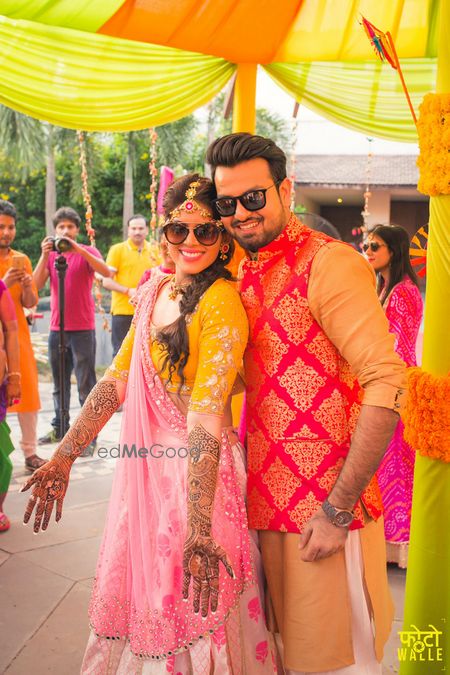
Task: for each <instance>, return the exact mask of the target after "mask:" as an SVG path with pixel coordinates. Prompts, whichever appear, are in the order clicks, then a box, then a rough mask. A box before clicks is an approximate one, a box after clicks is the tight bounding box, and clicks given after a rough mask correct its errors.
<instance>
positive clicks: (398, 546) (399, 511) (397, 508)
mask: <svg viewBox="0 0 450 675" xmlns="http://www.w3.org/2000/svg"><path fill="white" fill-rule="evenodd" d="M383 306H384V309H385V312H386V317H387V319H388V321H389V330H390V332H391V333H394V335H395V351H396V352H397V354H398V355H399V356H400V358H401V359H403V361H404V362H405V363H406V365H407V366H416V365H417V362H416V340H417V335H418V332H419V327H420V322H421V320H422V313H423V302H422V297H421V295H420V291H419V289H418V288H417V286H415V285H414V284H413V282H412V281H411V280H410V279H409V278H405V279H404V280H403V281H402V282H401V283H399V284H397V285H396V286H394V288H393V289H392V291H391V293H390V294H389V297H388V298H386V300H385V302H384V305H383ZM403 430H404V426H403V422H402V421H401V420H399V422H398V424H397V427H396V429H395V432H394V435H393V437H392V440H391V442H390V443H389V445H388V448H387V450H386V453H385V455H384V457H383V460H382V462H381V464H380V467H379V469H378V472H377V476H378V483H379V485H380V490H381V496H382V499H383V505H384V532H385V538H386V551H387V560H388V562H395V563H397V564H398V566H399V567H406V566H407V560H408V544H409V529H410V522H411V504H412V490H413V476H414V459H415V452H414V450H413V448H411V447H410V446H409V445H408V443H406V441H405V440H404V438H403Z"/></svg>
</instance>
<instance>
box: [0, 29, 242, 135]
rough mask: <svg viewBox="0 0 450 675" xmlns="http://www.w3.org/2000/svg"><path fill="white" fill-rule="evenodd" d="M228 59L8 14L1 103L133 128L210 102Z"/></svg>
mask: <svg viewBox="0 0 450 675" xmlns="http://www.w3.org/2000/svg"><path fill="white" fill-rule="evenodd" d="M235 68H236V67H235V66H234V65H233V64H231V63H229V62H228V61H225V60H224V59H220V58H216V57H213V56H205V55H203V54H195V53H193V52H183V51H181V50H179V49H173V48H169V47H160V46H154V45H149V44H143V43H140V42H134V41H129V40H122V39H120V38H110V37H107V36H104V35H97V34H94V33H85V32H81V31H75V30H71V29H68V28H59V27H54V26H44V25H43V24H38V23H34V22H31V21H15V20H11V19H7V18H6V17H2V16H0V70H1V73H2V85H1V87H0V103H3V104H4V105H6V106H9V107H10V108H13V109H14V110H18V111H19V112H22V113H25V114H27V115H31V117H35V118H38V119H42V120H46V121H48V122H51V123H52V124H57V125H59V126H62V127H68V128H72V129H84V130H86V131H130V130H134V129H144V128H146V127H149V126H157V125H159V124H165V123H167V122H171V121H173V120H176V119H179V118H180V117H184V116H185V115H188V114H189V113H191V112H193V111H194V110H195V109H196V108H198V107H200V106H202V105H204V104H205V103H207V102H208V101H209V100H210V99H211V98H212V97H213V96H215V95H216V94H217V93H218V92H219V91H220V90H221V89H222V88H223V87H224V85H225V84H226V82H227V81H228V80H229V78H230V77H231V75H232V74H233V72H234V70H235Z"/></svg>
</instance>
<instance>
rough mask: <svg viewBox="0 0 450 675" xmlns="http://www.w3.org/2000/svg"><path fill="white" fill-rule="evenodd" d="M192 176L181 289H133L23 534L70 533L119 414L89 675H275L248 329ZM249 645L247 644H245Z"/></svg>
mask: <svg viewBox="0 0 450 675" xmlns="http://www.w3.org/2000/svg"><path fill="white" fill-rule="evenodd" d="M214 197H215V191H214V187H213V185H212V183H211V181H209V180H208V179H205V178H200V177H199V176H198V175H196V174H194V175H190V176H184V177H182V178H180V179H179V180H177V181H175V183H173V184H172V186H171V187H170V188H169V189H168V191H167V193H166V196H165V200H164V204H165V216H166V224H165V226H164V235H165V237H166V239H167V241H168V242H169V244H168V245H169V252H170V255H171V257H172V259H173V260H174V263H175V268H176V271H175V275H173V276H168V275H164V274H162V273H160V274H154V275H152V277H151V278H150V279H149V280H148V281H147V282H146V283H145V284H144V285H143V286H142V287H141V288H140V289H139V291H138V294H137V296H136V313H135V317H134V319H133V323H132V326H131V328H130V332H129V333H128V335H127V337H126V338H125V340H124V342H123V344H122V347H121V350H120V352H119V353H118V354H117V356H116V358H115V359H114V362H113V364H112V366H111V367H110V368H109V369H108V370H107V372H106V374H105V376H104V378H102V380H101V381H100V382H99V383H98V384H97V385H96V387H95V388H94V389H93V390H92V392H91V394H90V395H89V397H88V399H87V401H86V403H85V404H84V406H83V409H82V411H81V413H80V416H79V417H78V418H77V420H76V421H75V423H74V424H73V426H72V427H71V429H70V430H69V432H68V433H67V434H66V436H65V437H64V439H63V440H62V442H61V443H60V445H59V446H58V448H57V450H56V452H55V454H54V456H53V457H52V459H51V460H50V461H49V462H48V463H47V464H46V465H45V466H43V467H42V468H41V469H39V470H38V471H36V472H35V473H34V474H33V476H32V477H31V479H30V480H29V481H28V483H27V484H26V485H25V486H24V489H25V490H26V489H28V488H29V487H31V486H32V487H33V491H32V495H31V498H30V501H29V503H28V506H27V510H26V513H25V522H28V520H29V519H30V516H31V514H32V512H33V510H34V508H36V512H35V522H34V531H35V532H38V531H39V529H40V528H42V529H43V530H45V529H46V528H47V526H48V523H49V520H50V517H51V513H52V510H53V506H54V505H55V504H56V520H59V519H60V518H61V514H62V502H63V499H64V495H65V492H66V489H67V483H68V479H69V473H70V468H71V466H72V464H73V461H74V460H75V459H76V457H77V456H79V455H80V454H81V452H82V450H83V448H84V447H86V446H87V445H88V443H89V442H90V440H91V439H92V438H93V437H95V436H96V435H97V434H98V432H99V430H100V429H101V428H102V426H104V424H105V423H106V421H107V420H108V419H109V418H110V417H111V415H112V414H113V413H114V411H115V410H116V409H117V408H118V407H119V406H120V404H121V403H122V401H124V418H123V424H122V431H121V439H120V449H121V457H120V458H119V460H118V464H117V468H116V474H115V478H114V484H113V488H112V494H111V501H110V506H109V511H108V516H107V522H106V528H105V532H104V537H103V542H102V545H101V549H100V556H99V561H98V566H97V573H96V578H95V582H94V589H93V594H92V599H91V604H90V609H89V616H90V624H91V628H92V632H91V636H90V639H89V642H88V646H87V649H86V653H85V657H84V661H83V666H82V672H83V673H92V674H93V673H96V674H103V673H120V674H122V673H123V674H125V673H147V674H152V675H153V674H154V675H162V674H163V673H164V674H165V673H174V674H177V675H189V674H195V675H197V674H198V675H201V674H203V673H204V674H205V675H207V674H208V675H210V674H211V673H215V674H217V675H227V674H230V675H231V674H234V673H255V674H259V673H263V674H265V673H273V672H275V668H274V665H273V662H274V661H273V656H272V653H273V652H272V649H271V644H270V638H269V634H268V632H267V631H266V627H265V622H264V616H263V612H262V603H261V597H260V594H259V586H258V570H259V560H258V552H257V549H256V546H255V545H254V543H253V540H252V538H251V536H250V535H249V532H248V528H247V520H246V509H245V502H244V494H245V465H244V456H243V448H242V446H241V444H240V443H239V441H238V438H237V436H236V434H235V432H234V430H233V429H232V427H231V416H230V414H231V413H230V399H231V394H232V392H234V391H235V390H236V387H237V386H238V385H239V382H240V371H241V367H242V355H243V352H244V349H245V346H246V342H247V337H248V327H247V318H246V315H245V311H244V309H243V307H242V305H241V302H240V298H239V295H238V293H237V291H236V290H235V288H234V286H233V284H232V283H231V281H230V277H231V275H230V273H229V272H228V270H227V269H226V267H225V266H226V264H227V263H228V262H229V260H230V258H231V255H232V252H233V245H232V242H231V240H230V239H229V237H228V235H227V234H226V233H224V231H223V229H222V226H221V224H220V221H219V220H217V219H216V213H215V211H214V207H213V199H214ZM244 636H245V638H244Z"/></svg>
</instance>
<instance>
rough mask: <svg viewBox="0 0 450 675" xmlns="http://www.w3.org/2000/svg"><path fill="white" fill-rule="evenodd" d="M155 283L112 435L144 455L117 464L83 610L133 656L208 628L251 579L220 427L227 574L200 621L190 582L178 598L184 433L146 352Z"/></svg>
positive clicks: (219, 510) (161, 652)
mask: <svg viewBox="0 0 450 675" xmlns="http://www.w3.org/2000/svg"><path fill="white" fill-rule="evenodd" d="M159 282H160V278H156V279H150V280H149V281H148V282H147V283H146V284H145V285H144V286H143V287H142V291H141V294H140V299H139V302H138V307H137V310H136V338H135V343H134V349H133V356H132V361H131V368H130V375H129V379H128V387H127V394H126V403H125V412H124V418H123V424H122V430H121V438H120V448H121V451H122V454H123V452H124V450H125V447H127V449H128V453H132V451H133V447H134V446H135V448H136V452H137V451H139V449H140V448H144V449H146V450H148V451H149V453H150V450H151V449H152V450H151V453H152V454H147V456H141V457H139V456H136V455H134V456H121V457H120V458H119V459H118V461H117V468H116V474H115V478H114V484H113V489H112V495H111V501H110V506H109V511H108V516H107V521H106V527H105V532H104V536H103V542H102V546H101V550H100V557H99V561H98V566H97V574H96V579H95V583H94V590H93V595H92V599H91V604H90V609H89V615H90V621H91V626H92V628H93V630H94V632H95V633H96V634H97V635H98V636H100V637H106V638H110V639H119V638H121V639H128V640H129V642H130V648H131V651H132V652H133V653H134V654H136V655H139V656H142V657H145V658H152V659H160V658H167V657H168V656H171V655H172V654H175V653H178V652H182V651H184V650H188V649H190V647H191V646H192V645H193V644H195V643H196V642H197V641H199V640H201V639H203V638H205V637H206V636H208V635H212V634H214V633H215V632H216V631H217V629H219V628H220V626H221V625H222V624H223V623H224V622H225V620H226V619H227V617H228V615H229V614H230V612H231V611H232V609H233V608H235V607H236V606H237V604H238V602H239V599H240V596H241V594H242V593H243V591H244V590H245V589H246V588H247V587H248V586H249V585H252V584H254V583H255V580H254V579H253V568H252V563H251V555H250V539H249V534H248V529H247V518H246V510H245V503H244V498H243V494H242V487H241V488H240V487H239V480H240V478H239V476H238V472H237V470H236V467H235V464H234V461H233V456H232V450H231V447H230V442H229V441H228V437H227V435H226V433H224V434H223V437H222V449H221V457H220V467H219V481H218V486H217V491H216V496H215V503H214V515H213V528H212V534H213V537H214V539H215V540H216V541H217V542H218V543H219V544H220V545H221V546H222V547H223V548H224V549H225V550H226V552H227V553H228V555H229V557H230V559H231V562H232V565H233V570H234V573H235V576H236V578H235V579H231V578H230V577H229V576H228V574H227V573H226V572H225V569H224V568H223V566H221V569H220V594H219V606H218V610H217V612H216V613H215V614H211V613H209V614H208V617H207V618H206V619H202V618H201V616H200V614H195V613H194V611H193V606H192V586H191V589H190V596H189V600H188V601H187V602H185V601H183V600H182V597H181V586H182V551H183V544H184V541H185V536H186V520H187V515H186V510H187V509H186V502H187V492H186V477H187V468H188V459H187V430H186V419H185V417H183V415H182V414H181V413H180V412H179V410H178V409H177V408H176V406H175V405H174V404H173V402H172V401H171V400H170V398H169V397H168V396H167V394H166V392H165V389H164V387H163V385H162V382H161V380H160V378H159V377H158V375H157V373H156V372H155V368H154V366H153V363H152V359H151V356H150V351H149V345H150V319H151V315H152V311H153V306H154V302H155V297H156V293H157V289H158V285H159ZM130 449H131V450H130ZM141 454H145V453H143V452H142V450H141Z"/></svg>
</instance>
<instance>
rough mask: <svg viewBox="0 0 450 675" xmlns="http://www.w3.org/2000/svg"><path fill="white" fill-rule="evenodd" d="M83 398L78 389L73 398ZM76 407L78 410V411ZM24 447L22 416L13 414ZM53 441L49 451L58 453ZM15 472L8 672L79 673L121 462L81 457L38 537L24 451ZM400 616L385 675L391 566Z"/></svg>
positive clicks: (2, 548)
mask: <svg viewBox="0 0 450 675" xmlns="http://www.w3.org/2000/svg"><path fill="white" fill-rule="evenodd" d="M41 398H42V411H41V413H40V418H39V434H44V433H45V432H47V431H48V430H49V428H50V420H51V418H52V414H53V413H52V407H51V385H50V384H45V383H44V384H42V385H41ZM75 400H76V395H75V390H74V388H73V392H72V401H75ZM73 410H74V411H75V409H73ZM121 418H122V415H121V413H116V414H115V415H114V416H113V417H112V419H111V420H110V422H109V423H108V425H107V426H106V427H105V428H104V429H103V431H102V433H101V434H100V437H99V447H101V446H103V447H109V448H111V447H112V446H114V445H116V444H117V442H118V440H119V430H120V424H121ZM8 421H9V423H10V426H11V428H12V437H13V440H14V442H15V445H16V447H18V439H19V429H18V424H17V420H16V416H15V415H11V416H10V417H9V419H8ZM52 450H53V447H52V446H44V447H43V449H42V452H41V454H42V456H44V457H50V455H51V453H52ZM12 460H13V463H14V475H13V480H12V483H11V490H10V493H9V494H8V497H7V500H6V503H5V511H6V513H7V514H8V516H9V517H10V519H11V521H12V526H11V529H10V531H9V532H5V533H2V534H0V598H1V616H0V673H3V672H5V673H7V674H8V675H24V674H25V673H31V672H32V673H33V674H34V675H44V674H45V675H48V674H55V675H56V674H58V675H60V674H64V675H72V674H73V675H75V673H79V670H80V664H81V660H82V657H83V652H84V647H85V644H86V640H87V637H88V624H87V607H88V602H89V594H90V587H91V583H92V578H93V575H94V571H95V563H96V558H97V552H98V547H99V544H100V537H101V533H102V530H103V523H104V519H105V513H106V507H107V502H108V497H109V492H110V488H111V481H112V474H113V470H114V460H112V459H99V458H98V457H96V456H94V457H88V458H80V459H78V460H77V462H76V464H75V465H74V468H73V470H72V475H71V485H70V487H69V490H68V493H67V496H66V499H65V502H64V513H63V518H62V520H61V522H60V523H58V524H56V523H55V522H54V521H52V523H51V524H50V526H49V529H48V530H47V531H46V532H45V533H40V534H39V535H36V536H35V535H33V532H32V530H31V527H30V526H28V527H24V526H23V525H22V524H21V521H22V517H23V511H24V507H25V504H26V501H27V496H26V494H21V493H19V492H18V490H19V487H20V486H21V485H22V484H23V482H24V480H25V478H26V476H28V475H29V474H27V473H25V471H24V469H23V458H22V455H21V453H20V451H17V450H16V451H15V452H14V453H13V455H12ZM389 581H390V585H391V588H392V592H393V596H394V600H395V605H396V617H395V619H396V620H395V623H394V626H393V630H392V634H391V639H390V641H389V644H388V648H387V650H386V654H385V659H384V669H383V672H384V674H385V675H387V674H391V673H396V672H398V661H397V657H396V654H397V644H398V638H397V631H398V630H401V620H402V616H403V596H404V585H405V573H404V572H403V571H401V570H398V569H396V568H395V569H394V568H392V569H390V570H389Z"/></svg>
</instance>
